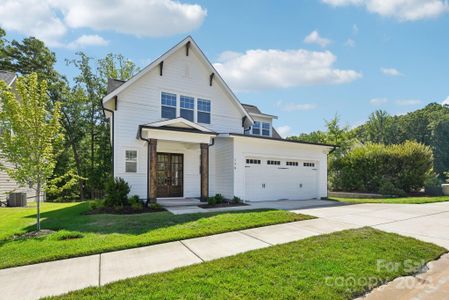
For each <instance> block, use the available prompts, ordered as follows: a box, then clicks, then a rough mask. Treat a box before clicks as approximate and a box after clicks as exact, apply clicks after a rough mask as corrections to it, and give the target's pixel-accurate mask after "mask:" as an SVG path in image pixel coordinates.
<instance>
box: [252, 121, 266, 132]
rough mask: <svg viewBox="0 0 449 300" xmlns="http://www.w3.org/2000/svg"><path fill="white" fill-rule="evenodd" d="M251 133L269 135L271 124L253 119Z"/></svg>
mask: <svg viewBox="0 0 449 300" xmlns="http://www.w3.org/2000/svg"><path fill="white" fill-rule="evenodd" d="M252 133H253V134H254V135H263V136H271V124H270V123H267V122H259V121H254V124H253V128H252Z"/></svg>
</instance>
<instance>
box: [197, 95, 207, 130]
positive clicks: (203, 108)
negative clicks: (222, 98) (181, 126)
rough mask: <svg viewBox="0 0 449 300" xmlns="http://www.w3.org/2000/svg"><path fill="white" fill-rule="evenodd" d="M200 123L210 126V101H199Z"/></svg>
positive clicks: (198, 117)
mask: <svg viewBox="0 0 449 300" xmlns="http://www.w3.org/2000/svg"><path fill="white" fill-rule="evenodd" d="M197 109H198V116H197V121H198V123H205V124H210V100H205V99H198V101H197Z"/></svg>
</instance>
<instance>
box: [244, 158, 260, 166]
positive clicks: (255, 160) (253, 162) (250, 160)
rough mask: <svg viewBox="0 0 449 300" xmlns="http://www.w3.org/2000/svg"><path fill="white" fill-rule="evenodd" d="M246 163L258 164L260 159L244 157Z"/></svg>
mask: <svg viewBox="0 0 449 300" xmlns="http://www.w3.org/2000/svg"><path fill="white" fill-rule="evenodd" d="M246 163H247V164H252V165H260V159H250V158H249V159H246Z"/></svg>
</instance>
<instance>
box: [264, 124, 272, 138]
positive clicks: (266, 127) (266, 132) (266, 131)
mask: <svg viewBox="0 0 449 300" xmlns="http://www.w3.org/2000/svg"><path fill="white" fill-rule="evenodd" d="M270 127H271V126H270V123H265V122H263V123H262V135H264V136H270Z"/></svg>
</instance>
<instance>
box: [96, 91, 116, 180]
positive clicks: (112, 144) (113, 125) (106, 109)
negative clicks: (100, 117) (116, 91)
mask: <svg viewBox="0 0 449 300" xmlns="http://www.w3.org/2000/svg"><path fill="white" fill-rule="evenodd" d="M115 98H116V99H117V96H115ZM100 102H101V107H102V108H103V113H104V115H105V116H106V113H105V111H107V112H110V113H111V118H112V128H111V131H112V132H111V150H112V156H111V158H112V176H113V177H114V174H115V173H114V152H115V151H114V140H115V139H114V136H115V118H114V111H113V110H112V109H109V108H106V107H104V104H103V100H100Z"/></svg>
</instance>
